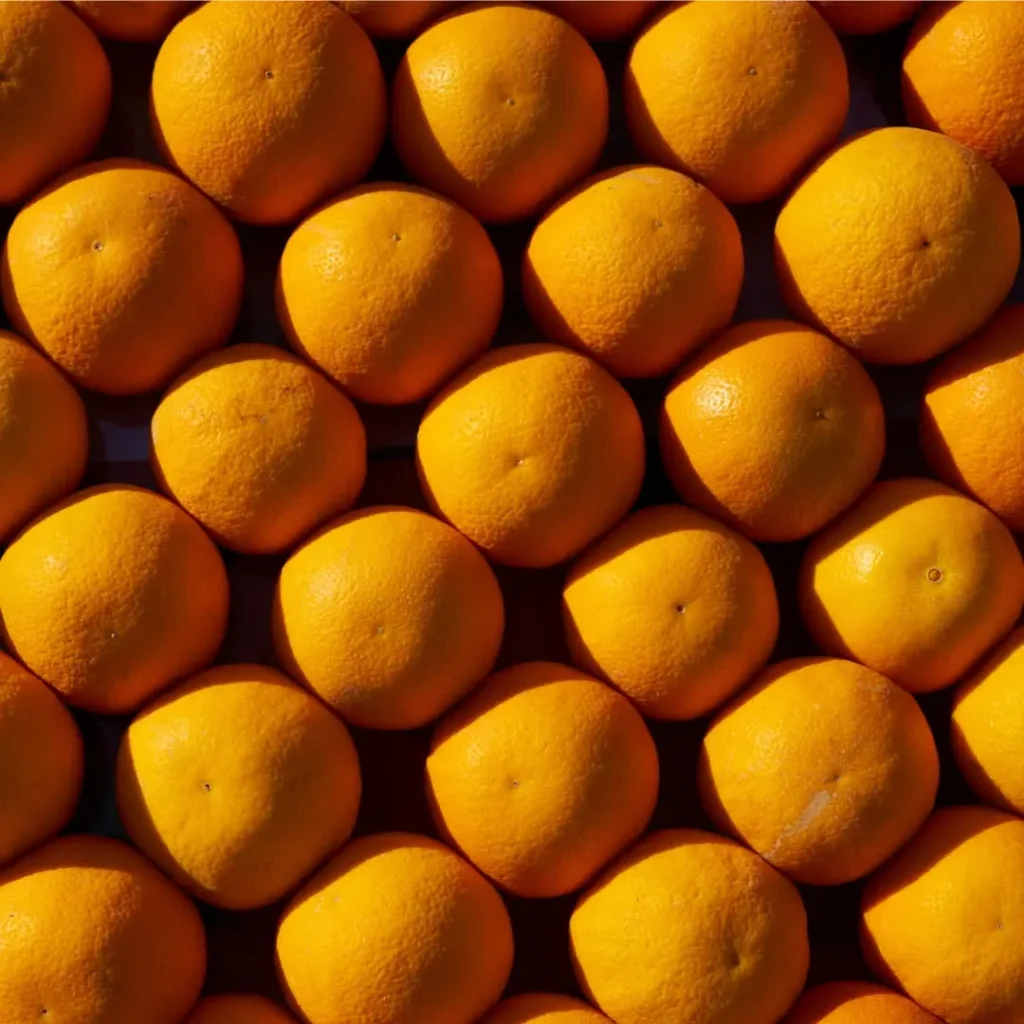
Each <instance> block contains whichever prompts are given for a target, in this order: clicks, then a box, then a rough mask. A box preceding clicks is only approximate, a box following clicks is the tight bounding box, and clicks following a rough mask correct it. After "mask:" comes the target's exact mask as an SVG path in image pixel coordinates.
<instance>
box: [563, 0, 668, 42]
mask: <svg viewBox="0 0 1024 1024" xmlns="http://www.w3.org/2000/svg"><path fill="white" fill-rule="evenodd" d="M544 6H545V7H546V8H547V9H548V10H549V11H553V12H554V13H555V14H557V15H558V16H559V17H560V18H565V20H566V21H567V22H569V24H570V25H572V26H573V27H574V28H576V29H578V30H579V31H580V32H582V33H583V34H584V35H585V36H586V37H587V38H588V39H600V40H607V39H622V38H624V37H625V36H630V35H632V34H633V33H634V32H636V30H637V29H638V28H639V27H640V25H641V24H642V23H643V22H644V21H645V20H646V18H647V16H648V15H649V14H650V13H651V11H653V10H654V9H655V7H656V6H657V4H656V3H655V2H654V0H548V2H547V3H545V4H544Z"/></svg>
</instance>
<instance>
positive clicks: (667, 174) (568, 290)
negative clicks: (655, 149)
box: [523, 165, 743, 377]
mask: <svg viewBox="0 0 1024 1024" xmlns="http://www.w3.org/2000/svg"><path fill="white" fill-rule="evenodd" d="M742 283H743V244H742V241H741V240H740V232H739V228H737V227H736V222H735V221H734V220H733V218H732V214H730V213H729V211H728V210H727V209H726V208H725V206H723V205H722V203H721V202H720V201H719V200H718V199H716V198H715V196H714V195H712V193H711V192H709V191H708V190H707V189H706V188H704V187H703V186H701V185H698V184H697V183H696V182H695V181H693V180H692V179H690V178H687V177H686V175H684V174H678V173H676V172H675V171H669V170H666V169H665V168H663V167H653V166H643V165H641V166H634V167H625V168H618V169H616V170H612V171H607V172H605V173H604V174H601V175H598V176H597V177H596V178H592V179H591V180H590V181H589V182H588V183H586V184H585V185H583V186H581V187H580V189H579V190H578V191H576V192H574V193H572V194H571V195H570V196H569V198H568V199H566V200H564V201H562V202H561V203H560V204H559V205H558V206H556V207H555V208H554V209H553V210H551V211H550V212H548V213H547V214H545V216H544V218H543V219H542V220H541V222H540V223H539V224H538V225H537V228H536V230H535V231H534V233H533V237H532V238H531V239H530V244H529V246H528V247H527V249H526V253H525V256H524V259H523V298H524V299H525V300H526V307H527V309H528V310H529V311H530V315H531V316H532V317H533V320H534V322H535V323H536V324H537V326H538V327H539V328H540V329H541V331H543V332H544V334H546V335H547V336H548V337H549V338H550V339H551V340H552V341H557V342H560V343H562V344H564V345H571V346H572V347H573V348H578V349H581V350H582V351H584V352H586V353H587V354H588V355H590V356H592V357H593V358H594V359H596V360H597V361H598V362H599V363H601V364H603V365H604V366H605V367H606V369H608V370H609V371H611V372H612V373H613V374H615V375H616V376H617V377H656V376H659V375H660V374H663V373H667V372H668V371H669V370H671V369H672V368H673V367H674V366H676V365H677V364H678V363H679V362H680V361H681V360H682V359H683V357H684V356H686V355H687V354H688V353H689V352H691V351H692V350H693V349H695V348H696V347H697V346H698V345H700V344H701V343H702V342H704V341H707V339H708V338H709V337H711V335H712V334H715V333H716V332H718V331H720V330H721V329H722V328H723V327H725V325H726V324H727V323H728V322H729V320H730V319H731V318H732V314H733V311H734V310H735V308H736V302H737V300H738V298H739V294H740V285H741V284H742Z"/></svg>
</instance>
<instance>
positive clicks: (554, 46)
mask: <svg viewBox="0 0 1024 1024" xmlns="http://www.w3.org/2000/svg"><path fill="white" fill-rule="evenodd" d="M393 104H394V107H393V125H392V132H393V136H394V141H395V146H396V148H397V149H398V155H399V156H400V157H401V158H402V162H403V163H404V164H405V165H406V167H407V168H408V169H409V171H410V172H411V173H412V174H413V176H414V177H415V178H416V179H417V180H419V181H421V182H422V183H423V184H424V185H426V186H427V187H428V188H432V189H436V190H437V191H438V192H441V193H443V194H444V195H446V196H451V198H452V199H454V200H455V201H456V202H457V203H460V204H461V205H462V206H464V207H466V209H467V210H469V212H470V213H472V214H474V215H475V216H477V217H479V218H480V219H481V220H483V221H488V222H491V221H509V220H518V219H520V218H523V217H529V216H530V215H531V214H534V213H536V212H537V211H538V210H540V209H541V208H542V207H543V206H544V205H545V204H546V203H548V202H549V201H550V200H551V199H552V198H553V197H554V196H555V195H557V194H558V193H559V192H561V191H562V190H563V189H565V188H567V187H568V186H569V185H571V184H573V182H575V181H577V180H579V179H580V178H582V177H583V175H584V174H586V173H587V171H589V170H590V168H591V167H592V166H593V165H594V162H595V161H596V160H597V157H598V154H599V153H600V152H601V147H602V146H603V145H604V141H605V136H606V135H607V134H608V86H607V84H606V82H605V79H604V72H603V71H602V69H601V63H600V61H599V60H598V59H597V56H596V55H595V53H594V51H593V50H592V49H591V48H590V46H589V45H588V43H587V41H586V40H585V39H584V38H583V36H581V35H580V34H579V33H578V32H577V31H576V29H574V28H573V27H572V26H571V25H569V24H568V22H565V21H563V20H562V19H561V18H558V17H556V16H555V15H553V14H550V13H549V12H547V11H543V10H540V9H539V8H536V7H530V6H527V5H526V4H519V3H499V4H481V5H477V6H474V7H470V8H468V9H466V10H463V11H458V12H456V13H455V14H453V15H451V16H450V17H448V18H445V19H443V20H442V21H440V22H438V23H437V24H436V25H433V26H431V27H430V28H428V29H427V31H426V32H424V33H423V35H421V36H419V37H418V38H417V39H416V40H414V42H413V43H412V45H411V46H410V47H409V49H408V50H407V51H406V53H405V57H404V58H403V59H402V63H401V64H400V65H399V68H398V73H397V74H396V76H395V84H394V97H393Z"/></svg>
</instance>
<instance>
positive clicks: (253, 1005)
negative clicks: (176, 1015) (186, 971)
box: [185, 995, 295, 1024]
mask: <svg viewBox="0 0 1024 1024" xmlns="http://www.w3.org/2000/svg"><path fill="white" fill-rule="evenodd" d="M185 1024H295V1018H294V1017H292V1015H291V1014H289V1013H286V1012H285V1011H284V1010H283V1009H282V1008H281V1007H279V1006H278V1005H277V1003H272V1002H270V1000H269V999H264V998H263V997H262V996H235V995H229V996H208V997H207V998H206V999H203V1000H201V1001H200V1002H199V1003H198V1004H197V1005H196V1008H195V1009H194V1010H193V1011H192V1013H191V1014H190V1015H189V1016H188V1017H186V1018H185Z"/></svg>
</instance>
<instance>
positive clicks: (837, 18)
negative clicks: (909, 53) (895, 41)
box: [814, 0, 922, 36]
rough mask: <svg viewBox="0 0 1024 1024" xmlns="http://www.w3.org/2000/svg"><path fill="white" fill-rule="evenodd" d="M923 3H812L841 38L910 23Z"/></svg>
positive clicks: (870, 0)
mask: <svg viewBox="0 0 1024 1024" xmlns="http://www.w3.org/2000/svg"><path fill="white" fill-rule="evenodd" d="M921 2H922V0H815V2H814V6H815V7H817V8H818V11H819V12H820V13H821V16H822V17H823V18H824V19H825V20H826V21H827V22H828V23H829V24H830V25H831V26H832V28H833V29H835V31H836V32H839V33H840V34H841V35H846V36H867V35H874V34H875V33H876V32H885V31H887V30H888V29H890V28H895V27H896V26H897V25H902V24H903V22H905V21H909V20H910V19H911V18H912V17H913V16H914V12H915V11H916V10H917V9H918V8H919V7H920V6H921Z"/></svg>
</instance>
